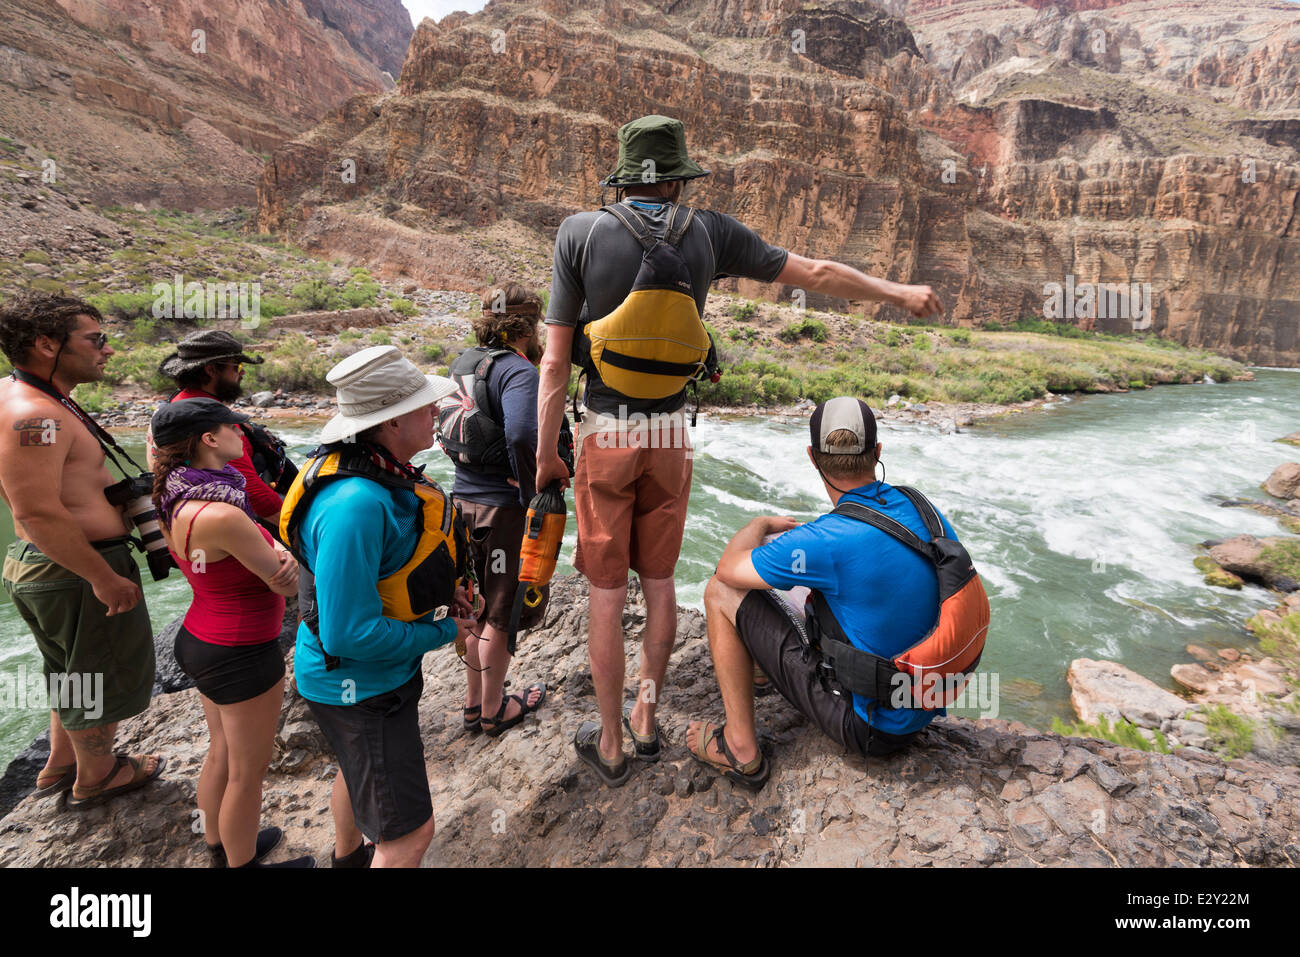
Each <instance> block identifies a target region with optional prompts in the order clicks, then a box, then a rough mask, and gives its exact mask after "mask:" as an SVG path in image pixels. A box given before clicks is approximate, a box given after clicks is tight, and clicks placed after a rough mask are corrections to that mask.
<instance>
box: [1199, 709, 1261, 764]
mask: <svg viewBox="0 0 1300 957" xmlns="http://www.w3.org/2000/svg"><path fill="white" fill-rule="evenodd" d="M1203 710H1204V713H1205V730H1206V731H1207V732H1208V734H1209V736H1210V741H1211V743H1212V744H1213V745H1214V749H1215V750H1216V751H1219V752H1221V753H1222V754H1224V755H1225V756H1226V757H1228V758H1229V759H1232V758H1240V757H1244V756H1245V755H1247V754H1249V753H1250V751H1251V749H1252V748H1253V747H1254V746H1255V728H1254V725H1252V724H1251V723H1250V721H1248V720H1247V719H1245V718H1243V717H1241V715H1237V714H1233V713H1232V712H1231V711H1229V710H1228V708H1227V706H1225V705H1221V704H1216V705H1214V706H1213V707H1208V708H1205V709H1203Z"/></svg>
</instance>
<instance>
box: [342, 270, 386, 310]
mask: <svg viewBox="0 0 1300 957" xmlns="http://www.w3.org/2000/svg"><path fill="white" fill-rule="evenodd" d="M378 296H379V283H377V282H375V281H374V280H373V279H372V278H370V273H368V272H367V271H366V270H365V269H362V268H360V267H357V268H355V269H353V270H352V278H351V279H349V280H348V282H347V285H345V286H344V287H343V291H342V293H340V298H341V299H342V301H343V303H344V305H346V306H347V307H348V308H349V309H360V308H362V307H364V306H373V305H374V304H375V300H376V299H377V298H378Z"/></svg>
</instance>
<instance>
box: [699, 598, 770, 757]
mask: <svg viewBox="0 0 1300 957" xmlns="http://www.w3.org/2000/svg"><path fill="white" fill-rule="evenodd" d="M745 595H746V592H745V591H742V590H740V589H736V588H732V587H731V586H730V585H724V584H723V583H722V582H721V581H719V580H718V579H717V577H716V576H715V577H713V578H710V579H709V582H708V584H707V585H705V586H704V615H705V619H706V621H707V622H708V627H709V653H710V655H712V657H713V672H714V674H715V675H716V676H717V678H718V690H719V691H721V692H722V707H723V710H724V711H726V713H727V730H726V732H724V733H725V736H726V739H727V747H729V748H731V753H732V754H734V755H735V756H736V760H737V761H739V762H740V763H741V764H746V763H748V762H750V761H752V760H753V759H754V758H755V757H757V756H758V736H757V734H756V732H755V730H754V659H753V658H752V657H751V656H750V654H749V649H748V648H746V647H745V643H744V642H743V641H741V640H740V632H739V631H738V630H737V629H736V610H737V609H738V608H740V603H741V602H742V601H743V600H744V598H745ZM703 727H704V725H703V723H702V722H699V721H692V722H691V723H690V725H689V727H688V728H687V729H686V746H687V747H688V748H690V749H691V750H692V751H693V750H695V747H696V743H697V741H698V740H699V736H700V732H701V730H703ZM708 754H709V756H710V757H716V758H717V759H718V760H719V761H725V760H726V759H725V758H724V757H723V755H722V754H721V753H720V752H719V751H718V747H717V744H716V743H711V744H710V745H709V750H708Z"/></svg>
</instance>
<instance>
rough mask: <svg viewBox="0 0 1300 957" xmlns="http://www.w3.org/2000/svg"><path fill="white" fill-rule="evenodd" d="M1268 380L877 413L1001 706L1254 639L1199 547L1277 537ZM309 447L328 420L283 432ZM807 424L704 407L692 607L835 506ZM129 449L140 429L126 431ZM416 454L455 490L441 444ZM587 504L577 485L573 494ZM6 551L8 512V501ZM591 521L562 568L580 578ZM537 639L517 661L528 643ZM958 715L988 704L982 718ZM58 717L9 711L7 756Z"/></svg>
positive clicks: (698, 435) (5, 663)
mask: <svg viewBox="0 0 1300 957" xmlns="http://www.w3.org/2000/svg"><path fill="white" fill-rule="evenodd" d="M1256 376H1257V378H1256V380H1255V381H1254V382H1233V383H1223V384H1220V385H1196V386H1162V387H1159V388H1155V389H1151V390H1148V391H1144V392H1137V393H1131V394H1126V395H1108V396H1090V397H1087V398H1081V399H1075V400H1072V401H1064V400H1063V401H1061V402H1059V403H1057V404H1055V405H1054V406H1051V407H1048V408H1047V409H1045V410H1043V411H1039V412H1033V413H1026V414H1021V415H1012V416H1005V417H1001V418H998V419H995V420H986V421H984V422H982V423H980V424H979V425H977V426H975V427H973V428H971V429H969V430H967V431H964V432H961V433H957V434H948V435H944V434H941V433H940V432H938V431H937V430H936V429H933V428H926V427H921V426H910V425H903V424H897V423H886V422H881V423H880V425H881V434H880V440H881V442H882V443H883V445H884V449H883V452H882V459H883V461H884V463H885V465H886V467H887V470H888V471H887V476H886V477H887V480H888V481H890V482H892V483H895V484H908V485H915V486H917V487H918V488H920V489H921V490H922V491H924V492H925V493H926V494H927V495H928V496H929V497H930V498H931V500H932V501H933V502H934V503H935V505H937V506H938V508H939V509H940V510H941V511H943V512H944V513H945V514H946V515H947V517H948V519H949V521H950V522H951V523H952V525H953V526H954V528H955V529H956V530H957V533H958V535H959V536H960V537H961V539H962V541H963V542H964V543H965V544H966V546H967V548H968V549H969V551H970V553H971V555H972V557H973V558H974V560H975V564H976V567H977V568H978V569H979V571H980V573H981V575H982V576H983V578H984V582H985V586H986V588H987V589H988V591H989V598H990V602H991V604H992V609H993V619H992V626H991V628H990V632H989V643H988V647H987V650H986V651H985V654H984V658H983V660H982V662H981V670H986V671H988V672H990V673H991V674H996V675H997V678H998V684H997V687H998V690H999V695H998V698H997V708H998V716H999V717H1003V718H1013V719H1018V720H1021V721H1024V722H1026V723H1027V724H1029V725H1031V726H1033V727H1038V728H1047V727H1049V726H1050V724H1051V721H1052V718H1053V717H1054V716H1058V715H1059V716H1061V717H1062V718H1066V719H1071V718H1072V717H1073V715H1072V712H1071V710H1070V706H1069V686H1068V685H1067V684H1066V681H1065V670H1066V668H1067V666H1068V665H1069V663H1070V661H1071V660H1072V659H1074V658H1081V657H1087V658H1107V659H1111V660H1115V661H1119V662H1121V663H1123V664H1125V665H1127V666H1128V667H1130V668H1133V669H1134V670H1135V671H1138V672H1139V673H1141V674H1144V675H1146V676H1148V677H1150V678H1151V679H1153V680H1154V681H1155V682H1156V683H1157V684H1160V685H1162V686H1164V687H1168V688H1171V689H1173V688H1174V685H1173V683H1172V681H1171V680H1170V678H1169V668H1170V666H1171V665H1173V664H1176V663H1178V662H1180V661H1186V660H1189V659H1188V657H1187V655H1186V653H1185V652H1184V650H1183V649H1184V646H1185V645H1186V644H1187V643H1188V642H1193V641H1194V642H1197V643H1199V644H1203V645H1207V646H1210V647H1225V646H1239V647H1245V646H1248V645H1249V644H1250V643H1251V639H1250V636H1249V635H1248V634H1247V633H1246V632H1245V631H1244V629H1243V628H1242V622H1243V621H1244V620H1245V619H1246V618H1247V617H1249V616H1250V615H1252V614H1253V613H1254V612H1256V611H1258V610H1259V609H1261V608H1266V607H1272V606H1273V605H1274V604H1276V600H1275V598H1274V597H1273V596H1271V595H1270V594H1269V593H1267V592H1266V591H1264V590H1263V589H1260V588H1251V587H1248V588H1246V589H1245V590H1244V591H1242V592H1228V591H1224V590H1222V589H1211V588H1208V587H1207V586H1205V585H1204V584H1203V583H1202V582H1201V576H1200V574H1199V573H1198V572H1197V571H1196V569H1195V568H1193V566H1192V559H1193V558H1194V557H1195V555H1196V554H1197V552H1196V549H1195V545H1196V543H1198V542H1200V541H1203V540H1205V539H1211V538H1223V537H1228V536H1231V535H1234V534H1238V533H1241V532H1249V533H1251V534H1255V535H1261V536H1262V535H1274V534H1280V533H1281V529H1280V526H1279V525H1278V524H1277V522H1276V521H1274V520H1273V519H1271V518H1267V517H1265V516H1262V515H1258V514H1256V513H1254V512H1252V511H1250V510H1247V509H1240V508H1223V507H1221V506H1220V503H1221V502H1222V501H1223V500H1224V499H1228V498H1244V497H1262V496H1263V493H1262V492H1261V491H1260V489H1259V484H1260V483H1261V482H1262V481H1263V480H1264V479H1265V478H1267V477H1268V475H1269V473H1270V472H1271V471H1272V470H1273V469H1274V468H1276V467H1277V466H1278V465H1279V464H1281V463H1282V462H1286V461H1296V460H1298V459H1300V450H1297V449H1295V448H1293V447H1290V446H1286V445H1282V444H1280V443H1277V442H1274V441H1273V440H1274V439H1275V438H1277V437H1279V436H1282V435H1286V434H1289V433H1291V432H1294V431H1296V429H1297V428H1300V371H1283V370H1257V372H1256ZM280 431H281V434H282V435H284V437H285V438H286V440H287V441H288V442H289V443H290V444H291V445H294V446H295V447H296V448H295V451H296V453H297V456H298V457H299V458H301V456H302V454H303V453H306V452H307V451H309V450H310V449H311V447H312V446H313V444H314V442H313V438H314V434H313V427H312V426H311V425H309V424H302V423H300V424H298V425H296V426H291V427H289V428H285V429H281V430H280ZM807 434H808V433H807V420H801V419H790V420H782V419H776V418H771V417H749V418H734V419H717V418H712V417H708V416H702V417H701V419H700V424H699V426H698V428H697V429H696V430H695V433H694V443H695V452H696V454H695V484H694V488H693V491H692V495H691V505H690V517H689V520H688V522H687V528H686V541H685V544H684V546H683V552H682V560H681V563H680V564H679V565H678V568H677V581H678V586H679V587H678V601H679V602H680V603H681V604H684V605H695V606H697V607H700V606H701V602H702V596H703V592H704V583H705V581H706V580H707V579H708V577H709V575H710V574H711V573H712V570H713V566H714V564H715V562H716V561H717V558H718V555H719V554H721V552H722V549H723V547H724V546H725V545H726V543H727V541H728V539H729V538H730V536H731V534H732V533H733V532H734V531H735V529H737V528H739V527H740V526H741V525H743V524H744V523H745V522H746V521H748V520H749V518H750V517H752V516H753V515H756V514H764V513H766V514H781V515H792V516H794V517H795V518H797V519H800V520H811V519H812V518H814V517H816V515H818V514H820V513H821V512H823V511H825V510H826V509H827V508H828V507H829V503H828V502H827V501H826V499H825V496H824V492H823V491H822V488H821V484H820V482H819V480H818V479H817V476H816V474H815V473H814V472H813V470H812V467H811V466H810V465H809V464H808V461H807V458H806V456H805V454H804V448H805V446H806V445H807V444H808V438H807ZM121 438H122V440H123V441H124V444H125V445H126V446H127V448H128V450H129V451H131V452H132V453H133V454H134V453H135V451H137V450H139V447H140V443H141V436H140V434H139V433H134V434H132V433H124V434H123V435H122V437H121ZM417 461H427V462H429V463H430V468H429V472H430V474H431V475H433V476H435V477H436V478H437V479H438V480H439V481H440V482H444V484H445V485H447V486H448V487H449V485H450V480H451V468H450V464H449V462H448V460H447V459H446V457H445V456H443V455H442V454H441V453H425V455H423V456H421V457H420V458H418V459H417ZM570 507H571V508H572V496H570ZM0 513H3V514H0V545H7V544H8V541H9V540H10V539H11V538H12V532H11V527H12V523H11V521H10V519H9V516H8V514H7V513H5V512H4V511H3V506H0ZM574 539H575V520H574V518H573V516H572V515H570V518H569V526H568V536H567V539H566V544H565V548H564V550H563V552H562V554H561V563H560V567H559V569H558V573H561V574H562V573H565V572H568V571H572V566H571V565H569V564H568V559H570V558H571V556H572V552H573V543H574ZM144 577H145V579H146V589H145V590H146V595H147V600H148V603H149V609H150V614H151V617H152V618H153V623H154V627H155V629H159V628H161V627H162V626H163V625H164V624H165V623H166V622H168V621H169V620H171V619H172V618H173V617H175V616H176V615H178V614H180V613H181V612H183V611H184V610H185V608H186V607H187V605H188V604H189V599H190V593H189V589H188V587H187V586H186V584H185V582H184V580H183V579H182V578H181V577H180V575H179V574H177V573H176V572H173V573H172V575H171V577H170V578H169V579H168V580H167V581H164V582H160V583H153V582H150V581H149V580H148V574H147V572H146V573H145V576H144ZM527 653H528V652H527V643H526V640H525V643H524V645H523V647H522V649H521V652H520V654H521V655H524V656H526V655H527ZM20 666H22V667H23V668H24V669H25V670H26V672H27V673H34V672H36V671H38V670H39V668H40V659H39V656H38V655H37V653H36V650H35V645H34V643H33V641H32V639H31V637H30V635H29V633H28V632H27V629H26V627H25V626H24V624H23V622H22V620H21V619H20V618H19V617H18V614H17V612H16V610H15V609H14V607H13V605H12V604H11V603H10V602H9V601H8V600H7V598H6V599H4V600H2V601H0V682H5V681H8V682H10V683H12V682H13V681H14V678H15V676H16V675H17V674H18V671H19V667H20ZM959 713H967V714H974V712H973V711H969V710H968V711H963V712H959ZM47 724H48V717H47V713H46V712H44V711H40V710H36V711H31V710H15V709H13V708H4V707H3V706H0V767H3V765H4V763H6V762H8V761H9V760H10V759H11V758H12V757H13V756H14V755H15V754H17V752H18V751H20V750H22V748H24V747H25V746H26V745H27V744H28V743H29V742H30V741H31V739H32V738H33V737H34V736H35V734H37V733H38V732H39V731H40V730H41V729H42V728H44V727H45V726H46V725H47Z"/></svg>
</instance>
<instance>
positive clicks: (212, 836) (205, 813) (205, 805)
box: [195, 695, 229, 847]
mask: <svg viewBox="0 0 1300 957" xmlns="http://www.w3.org/2000/svg"><path fill="white" fill-rule="evenodd" d="M199 700H200V701H202V702H203V716H204V717H205V718H207V721H208V753H207V756H206V757H205V758H204V759H203V769H202V770H201V771H199V784H198V787H197V788H196V794H195V797H196V799H197V803H198V806H199V821H200V823H201V826H202V828H203V839H204V840H205V841H207V844H208V847H216V846H217V845H218V844H220V843H221V796H222V795H223V794H224V793H225V791H226V778H227V775H228V773H229V752H228V750H227V746H226V731H225V728H223V727H222V725H221V711H220V709H218V707H217V705H216V704H215V703H213V702H212V701H210V700H209V699H208V698H206V697H204V696H203V695H199Z"/></svg>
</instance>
